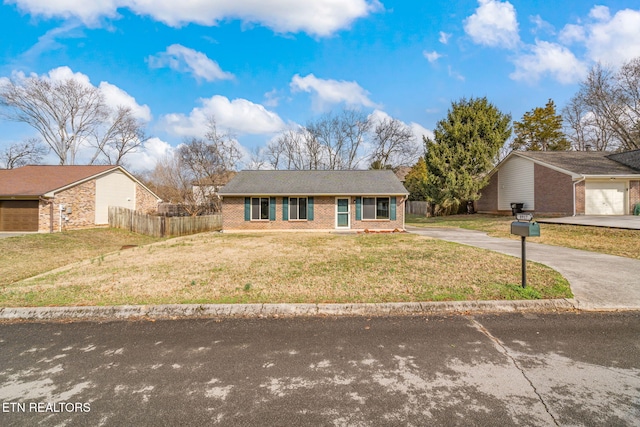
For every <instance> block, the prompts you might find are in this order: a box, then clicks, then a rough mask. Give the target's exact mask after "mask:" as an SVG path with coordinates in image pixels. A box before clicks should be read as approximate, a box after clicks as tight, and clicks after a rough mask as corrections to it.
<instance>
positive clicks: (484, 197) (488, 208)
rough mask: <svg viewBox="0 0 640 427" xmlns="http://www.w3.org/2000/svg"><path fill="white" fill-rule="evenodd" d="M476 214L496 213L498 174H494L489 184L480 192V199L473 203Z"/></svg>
mask: <svg viewBox="0 0 640 427" xmlns="http://www.w3.org/2000/svg"><path fill="white" fill-rule="evenodd" d="M475 209H476V211H477V212H478V213H497V212H498V174H497V173H494V174H493V175H491V178H489V184H487V186H486V187H484V188H483V189H482V191H481V192H480V199H478V200H477V201H476V203H475Z"/></svg>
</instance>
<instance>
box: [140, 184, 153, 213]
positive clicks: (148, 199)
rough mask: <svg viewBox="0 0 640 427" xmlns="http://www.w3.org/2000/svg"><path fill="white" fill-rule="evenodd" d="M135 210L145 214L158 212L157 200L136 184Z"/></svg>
mask: <svg viewBox="0 0 640 427" xmlns="http://www.w3.org/2000/svg"><path fill="white" fill-rule="evenodd" d="M136 210H137V211H140V212H141V213H145V214H153V213H156V212H157V211H158V199H157V198H156V197H155V196H154V195H153V194H151V193H150V192H148V191H147V190H146V189H145V188H144V187H143V186H141V185H140V184H138V183H136Z"/></svg>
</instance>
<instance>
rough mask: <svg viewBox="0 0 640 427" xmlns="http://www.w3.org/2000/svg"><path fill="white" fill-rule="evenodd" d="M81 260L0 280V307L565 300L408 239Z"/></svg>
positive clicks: (265, 244)
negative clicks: (30, 275)
mask: <svg viewBox="0 0 640 427" xmlns="http://www.w3.org/2000/svg"><path fill="white" fill-rule="evenodd" d="M23 237H24V236H23ZM34 246H37V243H36V242H34ZM29 257H30V253H29V252H28V251H26V252H24V253H23V254H22V258H23V259H28V258H29ZM87 258H90V261H88V262H83V263H80V264H78V265H76V266H74V267H73V268H69V269H67V270H66V271H58V272H55V273H51V274H45V275H43V276H40V277H38V278H34V279H30V280H23V281H19V282H15V283H12V281H7V280H4V283H3V286H2V288H1V290H0V306H50V305H111V304H115V305H119V304H168V303H285V302H288V303H323V302H324V303H330V302H343V303H351V302H392V301H394V302H395V301H444V300H449V301H451V300H491V299H502V300H504V299H532V298H566V297H571V292H570V290H569V286H568V284H567V282H566V280H565V279H564V278H562V277H561V276H560V275H559V274H558V273H557V272H555V271H554V270H551V269H550V268H548V267H545V266H542V265H539V264H535V263H530V265H529V267H528V285H529V286H528V287H527V289H525V290H523V289H522V288H521V287H520V260H519V259H517V258H514V257H509V256H506V255H502V254H498V253H494V252H490V251H485V250H482V249H477V248H472V247H468V246H462V245H457V244H453V243H448V242H444V241H440V240H435V239H429V238H424V237H420V236H417V235H412V234H406V233H404V234H393V235H390V234H377V235H376V234H369V235H367V234H358V235H338V234H324V233H323V234H317V233H264V234H258V233H256V234H221V233H202V234H198V235H194V236H186V237H180V238H176V239H170V240H166V241H163V242H159V243H156V244H153V245H150V246H142V247H136V248H131V249H125V250H121V251H118V252H116V253H114V254H111V255H107V256H104V255H96V252H95V251H94V252H93V254H87ZM3 264H4V265H2V268H3V270H4V271H7V270H9V272H10V275H11V276H12V277H24V276H25V275H26V273H25V271H24V270H25V267H24V265H22V264H15V265H14V264H11V263H4V261H3Z"/></svg>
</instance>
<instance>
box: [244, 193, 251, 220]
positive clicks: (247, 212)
mask: <svg viewBox="0 0 640 427" xmlns="http://www.w3.org/2000/svg"><path fill="white" fill-rule="evenodd" d="M244 220H245V221H251V197H245V198H244Z"/></svg>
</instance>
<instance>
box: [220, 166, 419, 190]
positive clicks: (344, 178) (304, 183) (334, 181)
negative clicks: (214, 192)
mask: <svg viewBox="0 0 640 427" xmlns="http://www.w3.org/2000/svg"><path fill="white" fill-rule="evenodd" d="M407 194H409V193H408V192H407V190H406V189H405V188H404V186H403V185H402V183H401V182H400V181H399V180H398V178H397V177H396V176H395V174H394V173H393V171H391V170H345V171H318V170H306V171H273V170H271V171H242V172H239V173H238V174H237V175H236V176H235V177H234V178H233V179H232V180H231V181H229V183H228V184H227V185H225V186H224V188H223V189H222V190H220V195H222V196H240V195H271V196H277V195H282V196H291V195H309V196H311V195H350V196H354V195H407Z"/></svg>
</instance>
